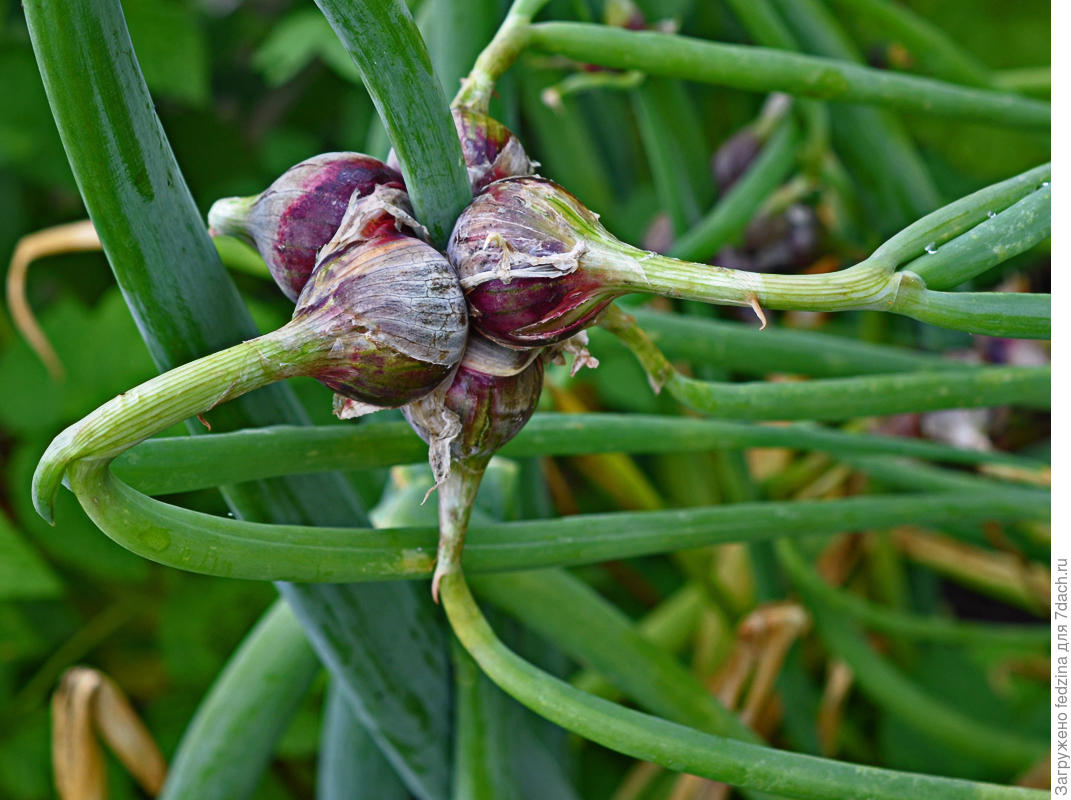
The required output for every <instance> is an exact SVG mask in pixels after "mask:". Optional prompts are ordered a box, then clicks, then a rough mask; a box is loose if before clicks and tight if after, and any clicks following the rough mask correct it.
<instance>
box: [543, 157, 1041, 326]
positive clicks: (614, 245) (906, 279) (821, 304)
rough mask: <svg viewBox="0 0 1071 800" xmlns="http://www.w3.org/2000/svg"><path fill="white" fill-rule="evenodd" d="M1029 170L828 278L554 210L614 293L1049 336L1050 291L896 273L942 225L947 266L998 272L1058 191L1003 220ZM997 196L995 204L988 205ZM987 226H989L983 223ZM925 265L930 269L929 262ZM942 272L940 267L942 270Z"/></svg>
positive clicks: (559, 207) (596, 276) (594, 275)
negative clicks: (655, 245) (694, 251)
mask: <svg viewBox="0 0 1071 800" xmlns="http://www.w3.org/2000/svg"><path fill="white" fill-rule="evenodd" d="M1043 172H1044V170H1042V171H1041V173H1043ZM1028 174H1030V175H1032V174H1035V173H1034V171H1032V172H1031V173H1028ZM1024 177H1025V175H1024V176H1018V178H1016V179H1013V180H1012V181H1006V182H1004V183H1003V184H998V185H997V186H993V187H989V188H988V189H987V190H983V191H982V192H976V193H975V194H973V195H971V196H969V197H967V198H963V199H962V200H959V201H956V202H955V203H952V204H950V205H949V206H946V207H944V208H942V209H939V210H938V211H935V212H933V213H932V214H929V215H927V216H926V217H924V218H923V219H921V220H919V221H917V222H916V223H913V224H912V225H909V226H908V227H907V228H905V229H904V230H903V231H901V232H900V233H899V234H897V235H896V236H894V237H893V238H892V239H890V240H889V241H888V242H886V244H885V245H883V246H882V247H880V248H878V249H877V250H876V251H875V253H874V254H873V255H872V256H871V257H870V258H868V259H866V260H864V261H862V262H860V263H858V264H856V265H855V266H853V267H849V268H847V269H843V270H839V271H837V272H832V273H826V274H819V275H776V274H765V273H756V272H747V271H744V270H734V269H726V268H725V267H715V266H710V265H707V264H696V263H693V262H689V261H680V260H677V259H674V258H670V257H668V256H663V255H660V254H657V253H650V252H647V251H644V250H640V249H639V248H636V247H632V246H631V245H627V244H624V243H623V242H621V241H619V240H618V239H616V238H614V237H613V236H611V235H610V234H609V233H607V232H606V231H605V230H604V229H603V228H601V227H599V226H596V225H592V224H591V223H590V222H587V221H585V220H584V219H583V218H581V217H580V216H579V214H578V212H577V211H576V210H575V208H574V207H573V206H570V205H568V204H567V203H566V202H564V201H562V202H558V201H557V199H555V200H554V201H552V208H553V209H554V212H555V213H558V214H560V217H561V222H560V224H561V225H563V226H572V227H576V228H577V229H578V230H580V231H582V232H583V233H586V234H587V236H586V237H585V238H584V239H583V245H584V249H583V250H582V251H581V253H580V255H579V256H577V263H578V266H579V268H581V269H583V271H584V273H585V274H586V275H587V276H590V278H591V279H592V281H593V282H595V283H596V284H597V285H598V286H599V287H600V289H601V290H602V291H603V292H605V293H607V294H613V293H627V292H644V293H649V294H660V295H663V296H666V297H675V298H681V299H686V300H698V301H701V302H706V303H716V304H725V305H736V306H751V307H752V308H755V310H756V313H757V314H759V315H760V316H761V315H762V308H775V309H801V310H811V311H845V310H864V309H871V310H881V311H890V312H893V313H897V314H903V315H905V316H909V317H913V318H915V319H919V320H921V321H924V322H930V323H933V324H937V325H943V326H945V327H949V328H955V329H958V330H964V331H967V332H970V333H983V334H987V335H990V336H1010V337H1022V338H1045V337H1047V336H1048V335H1049V333H1048V332H1049V330H1050V323H1049V318H1050V315H1051V312H1050V310H1049V300H1048V296H1047V295H1019V294H1010V293H992V294H984V295H981V296H975V297H971V298H969V299H968V300H965V299H964V298H960V297H957V296H955V295H948V294H946V293H941V292H934V291H932V290H929V289H927V288H926V287H925V285H924V283H923V281H922V280H921V279H920V278H919V277H918V275H916V274H915V273H913V272H911V271H908V270H902V271H900V272H896V271H894V268H895V267H896V266H897V265H898V264H902V263H904V261H906V260H908V259H910V258H914V256H915V255H916V254H917V251H916V250H915V248H916V246H918V245H920V239H922V234H933V235H935V236H936V235H937V234H938V232H939V233H940V234H942V236H941V237H940V238H941V241H942V242H944V241H947V240H948V239H950V241H948V244H947V245H945V246H952V247H953V252H954V254H955V256H956V257H957V260H956V264H955V266H954V267H946V268H945V270H946V271H947V270H951V271H952V272H954V273H955V275H963V274H976V273H977V272H980V271H983V270H985V269H989V268H990V267H992V266H993V265H994V263H995V262H996V261H999V260H1000V258H1001V257H1002V256H1010V255H1011V254H1013V253H1014V251H1015V248H1016V247H1022V246H1024V241H1026V242H1029V241H1030V240H1031V239H1033V238H1036V237H1037V236H1038V235H1040V233H1043V232H1044V221H1045V218H1046V214H1045V211H1044V208H1045V206H1046V204H1047V199H1048V192H1049V187H1048V186H1046V185H1043V186H1041V188H1040V189H1039V190H1038V191H1037V192H1035V193H1034V194H1036V195H1038V196H1037V197H1036V198H1033V199H1031V197H1030V196H1028V197H1027V198H1026V200H1027V201H1028V202H1026V203H1025V204H1024V205H1023V206H1020V205H1019V204H1018V203H1017V204H1016V205H1015V206H1014V207H1013V209H1014V210H1009V212H1008V213H1005V214H1000V215H997V216H995V217H994V218H993V219H989V217H988V215H989V213H991V212H992V213H995V212H994V210H993V206H995V205H997V201H998V200H999V201H1007V202H1015V201H1016V200H1018V198H1019V197H1021V196H1022V194H1028V193H1029V192H1030V191H1031V189H1033V188H1036V187H1037V184H1033V185H1032V186H1031V185H1030V184H1025V185H1024V181H1023V178H1024ZM1020 192H1021V193H1022V194H1020ZM987 200H990V201H993V202H992V203H986V202H984V201H987ZM1022 202H1023V200H1019V203H1022ZM987 206H988V207H987ZM975 220H985V221H984V222H982V224H981V225H980V226H975V227H974V228H968V229H967V230H966V232H961V233H959V235H958V237H956V238H951V234H952V233H953V232H956V231H959V230H960V229H961V228H962V227H965V226H967V225H969V223H970V222H973V221H975ZM942 225H946V226H947V230H946V229H945V228H942V227H940V226H942ZM1023 226H1025V228H1026V231H1027V233H1025V234H1024V232H1023ZM979 227H981V228H982V230H981V231H978V230H977V228H979ZM1024 236H1025V237H1026V239H1025V240H1024ZM946 237H947V238H946ZM1001 238H1005V239H1007V240H1008V241H1009V242H1010V244H1009V245H1008V246H1007V247H1006V248H1002V247H995V245H994V241H996V240H1000V239H1001ZM922 241H923V242H924V243H921V247H922V248H923V252H926V253H927V254H933V253H935V252H937V240H936V239H934V240H929V241H928V242H926V241H925V240H924V239H922ZM994 250H996V252H994ZM920 265H923V266H924V262H920ZM940 270H941V268H940V267H938V269H937V272H938V273H939V272H940ZM938 280H939V281H940V278H939V279H938Z"/></svg>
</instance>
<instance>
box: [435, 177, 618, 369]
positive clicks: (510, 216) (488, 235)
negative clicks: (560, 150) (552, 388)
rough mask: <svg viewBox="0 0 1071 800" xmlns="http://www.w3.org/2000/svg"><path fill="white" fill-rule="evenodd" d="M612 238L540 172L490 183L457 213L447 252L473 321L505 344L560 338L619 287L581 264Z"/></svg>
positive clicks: (530, 343)
mask: <svg viewBox="0 0 1071 800" xmlns="http://www.w3.org/2000/svg"><path fill="white" fill-rule="evenodd" d="M599 241H606V242H610V243H613V242H616V240H615V239H613V237H612V236H611V235H610V234H609V233H608V232H607V231H606V229H605V228H603V226H602V225H601V224H600V223H599V219H598V216H597V215H595V214H594V213H592V212H591V211H589V210H588V209H587V208H585V207H584V206H583V204H581V203H580V201H579V200H577V199H576V198H575V197H574V196H573V195H571V194H570V193H569V192H567V191H566V190H565V189H563V188H561V187H560V186H558V185H557V184H555V183H552V182H551V181H548V180H545V179H542V178H532V177H526V178H510V179H506V180H501V181H496V182H495V183H492V184H490V185H489V186H488V187H487V188H486V189H485V190H484V191H483V192H482V193H481V194H480V195H478V196H477V197H476V199H475V200H473V202H472V204H471V205H470V206H469V207H468V208H466V209H465V211H463V212H462V213H461V216H460V217H458V220H457V223H456V225H455V226H454V230H453V233H452V234H451V236H450V242H449V245H448V249H447V252H448V254H449V256H450V260H451V262H452V263H453V264H454V266H455V267H456V268H457V270H458V275H459V277H460V279H461V286H462V288H463V289H464V291H465V297H466V299H467V300H468V303H469V309H470V315H471V321H472V324H473V326H474V327H475V328H476V329H477V330H479V331H480V333H482V334H483V335H484V336H487V337H488V338H490V339H493V340H494V341H496V342H498V343H500V344H503V345H506V346H508V347H518V348H524V347H538V346H542V345H548V344H554V343H557V342H561V341H563V340H565V339H567V338H569V337H570V336H572V335H574V334H576V333H578V332H579V331H581V330H583V329H584V328H585V327H587V326H589V325H590V324H592V323H593V322H594V321H595V318H596V317H597V316H598V314H599V312H600V311H602V310H603V309H604V308H605V307H606V306H607V305H608V304H609V303H610V302H611V301H612V300H613V299H614V298H615V297H617V296H618V295H620V294H622V293H623V291H622V290H621V289H620V287H617V286H615V285H613V284H612V282H608V281H606V280H605V278H604V277H603V276H601V275H597V274H595V273H593V272H592V271H590V270H585V269H584V268H583V258H584V255H585V253H586V252H588V250H589V248H590V247H591V246H592V245H593V244H594V243H596V242H599Z"/></svg>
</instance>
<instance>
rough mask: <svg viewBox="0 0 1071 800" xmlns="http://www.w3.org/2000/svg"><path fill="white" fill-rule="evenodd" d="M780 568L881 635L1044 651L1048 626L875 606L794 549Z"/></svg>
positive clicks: (811, 592) (801, 587)
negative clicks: (830, 581) (828, 580)
mask: <svg viewBox="0 0 1071 800" xmlns="http://www.w3.org/2000/svg"><path fill="white" fill-rule="evenodd" d="M781 566H782V567H783V568H784V569H785V572H787V573H788V575H789V577H790V578H791V579H792V582H793V583H794V584H796V586H797V587H798V588H799V590H800V591H801V592H805V593H806V594H807V595H809V596H812V597H814V598H815V599H816V600H817V601H818V602H820V603H821V604H822V605H824V606H827V607H828V608H829V609H830V610H831V611H833V612H836V613H838V614H844V615H845V616H848V617H851V618H852V619H854V620H856V621H858V622H861V623H863V624H864V625H866V626H867V627H869V628H873V629H874V630H876V631H880V632H882V633H887V634H891V635H893V636H903V637H905V638H908V639H915V640H919V641H930V642H941V643H944V644H953V645H964V646H967V647H975V648H979V649H982V650H990V649H1000V650H1009V651H1012V650H1023V649H1026V650H1045V649H1047V648H1048V646H1049V639H1050V635H1051V632H1050V630H1049V628H1048V626H1041V625H1019V624H1007V625H1002V624H997V623H986V622H971V621H963V620H958V619H952V618H948V617H939V616H922V615H919V614H912V613H909V612H906V611H899V610H897V609H895V608H887V607H885V606H880V605H877V604H875V603H872V602H870V601H868V600H866V599H865V598H863V597H860V596H858V595H856V594H853V593H851V592H849V591H846V590H844V589H838V588H836V587H835V586H831V585H829V584H828V583H826V582H825V581H824V580H823V579H822V577H821V576H820V575H819V574H818V573H817V572H815V571H814V570H813V569H812V568H811V567H809V566H808V565H807V563H806V562H805V561H804V560H803V558H801V557H799V554H798V553H797V552H795V551H794V550H793V552H792V553H790V554H788V556H787V557H785V558H782V559H781Z"/></svg>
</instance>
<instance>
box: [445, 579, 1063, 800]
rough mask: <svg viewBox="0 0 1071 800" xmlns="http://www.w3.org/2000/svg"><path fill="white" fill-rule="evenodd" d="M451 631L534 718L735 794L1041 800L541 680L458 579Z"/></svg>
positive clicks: (451, 590)
mask: <svg viewBox="0 0 1071 800" xmlns="http://www.w3.org/2000/svg"><path fill="white" fill-rule="evenodd" d="M442 588H443V592H442V597H443V604H444V606H445V608H446V613H447V615H448V616H449V618H450V624H451V626H452V627H453V629H454V632H455V633H456V634H457V636H458V638H459V639H460V640H461V642H462V644H463V645H464V646H465V649H466V650H468V651H469V653H470V654H471V655H472V657H473V658H474V659H476V662H477V663H478V664H479V665H480V666H481V667H482V668H483V671H484V672H485V673H487V675H488V676H490V678H491V680H493V681H494V682H495V683H497V684H498V685H499V686H500V687H501V688H502V689H503V690H504V691H506V692H507V693H508V694H510V695H512V696H513V697H515V698H516V699H517V700H519V701H520V702H522V703H524V704H525V705H526V706H528V707H529V708H531V709H533V710H534V711H536V712H538V713H539V714H540V715H542V716H544V717H546V718H547V719H550V720H552V721H554V722H556V723H557V724H559V725H561V726H562V727H564V728H566V729H568V730H571V731H573V732H574V733H578V734H580V735H581V736H583V737H585V738H587V739H590V740H592V741H594V742H598V743H599V744H602V745H603V746H605V747H609V748H611V749H613V750H616V751H618V752H620V753H624V754H626V755H629V756H632V757H633V758H639V759H642V760H644V761H653V762H654V763H656V764H661V765H663V766H665V767H668V768H669V769H673V770H677V771H680V772H688V773H691V774H693V775H699V776H702V777H706V778H710V779H712V780H718V781H723V782H725V783H729V784H732V785H735V786H742V787H746V788H753V789H758V790H760V791H769V792H776V793H777V794H779V795H785V796H787V797H798V798H814V799H815V800H818V799H819V798H821V800H834V798H845V799H846V798H855V797H858V796H859V786H860V785H861V784H863V785H865V786H866V795H867V797H870V798H875V800H901V799H902V798H904V797H927V798H935V799H938V800H964V798H1016V797H1021V798H1041V797H1045V796H1047V795H1046V794H1045V793H1043V792H1039V791H1036V790H1030V789H1022V788H1019V787H1010V786H996V785H994V784H986V783H973V782H970V781H961V780H955V779H951V778H938V777H933V776H928V775H918V774H914V773H907V772H894V771H892V770H886V769H879V768H875V767H865V766H861V765H858V764H845V763H842V762H838V761H830V760H828V759H822V758H814V757H813V756H805V755H799V754H796V753H788V752H785V751H781V750H774V749H772V748H767V747H761V746H759V745H755V744H750V743H747V742H739V741H735V740H733V739H727V738H724V737H720V736H714V735H712V734H707V733H701V732H699V731H696V730H694V729H692V728H686V727H684V726H683V725H677V724H675V723H672V722H667V721H666V720H664V719H660V718H658V717H653V716H650V715H648V714H642V713H640V712H637V711H632V710H630V709H626V708H624V707H622V706H619V705H616V704H615V703H611V702H608V701H606V700H603V699H601V698H597V697H594V696H592V695H589V694H587V693H586V692H582V691H580V690H579V689H575V688H573V687H572V686H570V685H569V684H567V683H564V682H563V681H560V680H558V679H557V678H554V677H552V676H551V675H548V674H547V673H545V672H543V671H542V670H540V669H538V668H537V667H535V666H533V665H532V664H529V663H528V662H527V661H525V660H523V659H522V658H520V657H519V656H518V655H516V654H515V653H513V652H512V651H511V650H509V649H508V648H507V647H506V646H505V645H503V644H502V642H501V641H499V639H498V638H497V637H496V636H495V634H494V631H492V630H491V627H490V626H489V625H488V624H487V620H485V619H484V617H483V614H482V613H481V612H480V609H479V607H478V606H477V605H476V603H475V602H474V601H473V599H472V595H471V594H470V592H469V589H468V586H466V585H465V582H464V578H463V577H462V576H461V574H460V573H455V574H453V575H450V576H448V577H447V578H446V580H444V581H443V587H442Z"/></svg>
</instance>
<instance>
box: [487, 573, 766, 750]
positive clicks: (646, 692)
mask: <svg viewBox="0 0 1071 800" xmlns="http://www.w3.org/2000/svg"><path fill="white" fill-rule="evenodd" d="M471 583H472V586H473V588H474V589H475V591H476V593H477V594H478V595H479V596H480V597H481V599H484V600H489V601H490V602H491V603H493V604H494V605H496V606H498V607H499V608H501V609H502V610H503V611H506V612H507V613H508V614H510V615H511V616H513V617H515V618H517V619H518V620H520V621H521V622H522V623H524V624H525V625H526V626H528V627H530V628H532V629H533V630H535V631H536V632H537V633H539V634H541V635H542V636H544V637H545V638H546V639H548V640H549V641H552V642H554V644H555V645H557V646H558V647H560V648H562V649H563V650H565V651H566V652H567V653H568V654H569V655H570V656H572V657H573V658H575V659H577V660H578V661H579V662H580V663H582V664H584V665H585V666H588V667H590V668H592V669H594V670H595V671H597V672H598V673H600V674H601V675H604V676H606V677H608V678H610V680H611V682H612V683H614V684H616V685H617V686H618V688H620V689H621V690H622V691H624V692H625V694H626V695H628V696H629V697H631V698H633V699H634V700H636V701H637V702H639V703H640V704H641V705H642V706H644V707H645V708H647V709H648V710H649V711H651V712H652V713H655V714H659V715H661V716H665V717H667V718H668V719H671V720H673V721H674V722H679V723H681V724H682V725H688V726H690V727H693V728H697V729H699V730H704V731H708V732H710V733H716V734H719V735H721V736H729V737H731V738H733V739H741V740H743V741H749V742H758V741H760V739H759V737H758V735H757V734H756V733H755V732H754V731H753V730H751V729H750V728H749V727H748V726H747V725H745V724H744V723H743V722H741V721H740V719H738V718H737V717H736V716H735V715H734V714H733V713H732V712H731V711H729V710H727V709H726V708H725V706H723V705H722V704H721V703H720V702H719V701H718V699H717V698H716V697H715V696H714V695H713V694H711V693H710V692H709V691H708V690H707V688H706V687H705V686H703V685H702V683H700V681H699V680H698V679H697V678H696V676H695V675H693V674H692V673H691V672H689V671H688V670H687V669H685V668H684V667H683V666H682V665H681V663H680V662H679V661H678V660H677V659H676V658H675V657H674V656H672V655H670V654H669V653H667V652H666V651H665V650H663V649H662V648H660V647H658V646H657V645H654V644H652V643H651V642H649V641H647V640H646V639H645V638H644V637H643V636H642V635H640V633H639V632H638V631H637V630H636V629H635V628H634V627H633V625H632V624H631V622H630V620H629V619H628V618H627V617H626V616H625V615H624V614H623V613H621V612H620V611H619V610H618V609H617V608H616V607H615V606H613V605H612V604H611V603H609V602H608V601H606V600H604V599H603V598H601V597H600V596H599V595H598V593H596V592H595V590H593V589H592V588H591V587H590V586H588V585H587V584H586V583H584V582H583V581H581V580H579V579H577V578H574V577H573V576H571V575H570V574H569V573H568V572H565V571H564V570H537V571H532V572H511V573H508V574H499V575H479V576H475V577H473V578H472V580H471ZM577 619H582V620H584V624H583V626H578V625H576V620H577Z"/></svg>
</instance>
